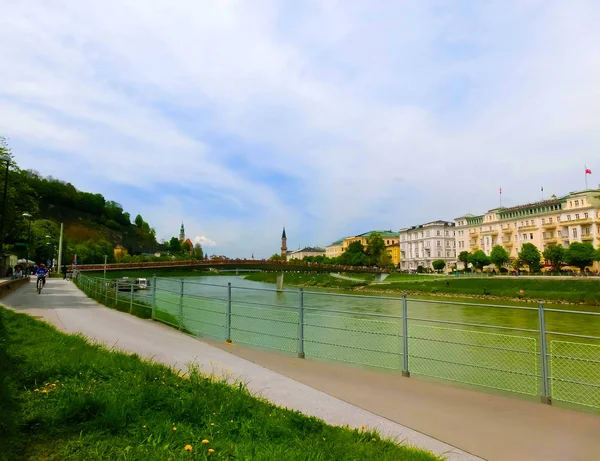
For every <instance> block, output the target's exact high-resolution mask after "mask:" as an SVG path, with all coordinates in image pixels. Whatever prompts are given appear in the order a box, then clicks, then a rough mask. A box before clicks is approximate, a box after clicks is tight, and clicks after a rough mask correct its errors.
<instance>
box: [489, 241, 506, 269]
mask: <svg viewBox="0 0 600 461" xmlns="http://www.w3.org/2000/svg"><path fill="white" fill-rule="evenodd" d="M509 259H510V255H509V254H508V251H506V250H505V249H504V247H503V246H501V245H495V246H494V247H493V248H492V252H491V253H490V261H492V263H493V264H494V266H496V267H497V268H498V270H500V268H501V267H504V265H505V264H506V263H507V262H508V261H509Z"/></svg>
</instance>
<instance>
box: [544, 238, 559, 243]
mask: <svg viewBox="0 0 600 461" xmlns="http://www.w3.org/2000/svg"><path fill="white" fill-rule="evenodd" d="M557 242H558V239H557V238H556V237H544V243H557Z"/></svg>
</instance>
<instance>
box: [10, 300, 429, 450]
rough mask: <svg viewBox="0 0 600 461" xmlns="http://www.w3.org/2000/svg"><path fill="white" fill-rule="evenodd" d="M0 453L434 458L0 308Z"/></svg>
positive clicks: (194, 371) (374, 434)
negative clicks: (66, 333) (95, 342)
mask: <svg viewBox="0 0 600 461" xmlns="http://www.w3.org/2000/svg"><path fill="white" fill-rule="evenodd" d="M186 446H187V448H188V449H189V450H188V451H186ZM211 450H212V452H211ZM0 459H1V460H7V461H8V460H11V461H12V460H40V459H44V460H63V459H69V460H86V461H87V460H120V459H122V460H150V461H151V460H161V461H163V460H179V459H182V460H183V459H185V460H188V459H197V460H207V459H208V460H232V461H233V460H258V461H261V460H264V461H267V460H269V461H271V460H314V461H320V460H390V461H391V460H407V461H413V460H414V461H417V460H419V461H429V460H435V459H438V458H436V457H434V456H432V455H430V454H428V453H425V452H422V451H417V450H414V449H410V448H407V447H403V446H399V445H397V444H395V443H393V442H391V441H387V440H382V439H381V438H380V437H379V436H378V435H377V434H376V433H374V432H370V431H363V430H349V429H344V428H340V427H333V426H329V425H327V424H325V423H324V422H322V421H320V420H318V419H316V418H312V417H307V416H304V415H302V414H300V413H298V412H295V411H290V410H284V409H282V408H278V407H276V406H274V405H271V404H269V403H268V402H266V401H263V400H260V399H257V398H255V397H253V396H251V395H250V394H249V393H248V391H247V390H246V389H245V387H244V386H243V385H241V384H240V385H236V386H230V385H227V384H225V383H224V382H222V381H221V380H219V379H216V378H214V377H210V376H208V375H205V374H202V373H200V371H199V370H190V371H189V372H188V373H187V374H186V376H185V377H182V376H180V375H179V374H178V373H177V372H176V371H174V370H172V369H170V368H167V367H165V366H162V365H159V364H153V363H149V362H145V361H142V360H140V358H139V357H138V356H136V355H127V354H124V353H120V352H110V351H108V350H106V349H105V348H103V347H101V346H98V345H92V344H90V343H88V342H87V341H86V340H85V339H84V338H82V337H81V336H76V335H65V334H62V333H59V332H57V331H56V330H55V329H54V328H52V327H51V326H49V325H47V324H45V323H42V322H40V321H37V320H34V319H33V318H30V317H28V316H26V315H23V314H16V313H14V312H12V311H8V310H5V309H4V308H0Z"/></svg>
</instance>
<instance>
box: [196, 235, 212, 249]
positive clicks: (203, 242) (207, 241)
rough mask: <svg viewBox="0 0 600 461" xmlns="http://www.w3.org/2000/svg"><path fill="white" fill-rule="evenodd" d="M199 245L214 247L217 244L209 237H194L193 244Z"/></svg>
mask: <svg viewBox="0 0 600 461" xmlns="http://www.w3.org/2000/svg"><path fill="white" fill-rule="evenodd" d="M196 243H199V244H200V245H202V247H215V246H217V242H215V241H214V240H213V239H211V238H210V237H207V236H205V235H197V236H196V237H194V244H196Z"/></svg>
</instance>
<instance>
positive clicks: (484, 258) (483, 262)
mask: <svg viewBox="0 0 600 461" xmlns="http://www.w3.org/2000/svg"><path fill="white" fill-rule="evenodd" d="M469 262H470V263H471V264H473V267H475V268H476V269H478V270H483V268H484V267H485V266H489V265H490V264H491V262H492V260H491V259H490V257H489V256H488V255H486V254H485V253H484V252H483V250H477V251H476V252H475V253H471V254H470V255H469Z"/></svg>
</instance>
